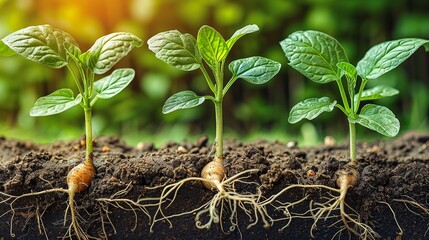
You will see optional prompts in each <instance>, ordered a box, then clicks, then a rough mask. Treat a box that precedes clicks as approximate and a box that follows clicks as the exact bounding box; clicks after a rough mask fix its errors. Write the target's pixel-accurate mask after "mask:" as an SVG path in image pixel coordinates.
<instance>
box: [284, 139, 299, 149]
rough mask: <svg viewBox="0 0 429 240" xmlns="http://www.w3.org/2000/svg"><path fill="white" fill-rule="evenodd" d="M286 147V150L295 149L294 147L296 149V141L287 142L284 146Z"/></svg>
mask: <svg viewBox="0 0 429 240" xmlns="http://www.w3.org/2000/svg"><path fill="white" fill-rule="evenodd" d="M286 147H288V148H295V147H298V142H297V141H293V140H292V141H289V142H288V143H287V144H286Z"/></svg>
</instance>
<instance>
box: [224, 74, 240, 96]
mask: <svg viewBox="0 0 429 240" xmlns="http://www.w3.org/2000/svg"><path fill="white" fill-rule="evenodd" d="M236 80H237V78H236V77H234V76H233V77H232V78H231V79H229V81H228V83H227V84H226V85H225V87H224V88H223V91H222V95H223V96H225V94H226V93H227V92H228V90H229V88H230V87H231V86H232V84H233V83H235V81H236Z"/></svg>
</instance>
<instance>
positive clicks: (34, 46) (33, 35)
mask: <svg viewBox="0 0 429 240" xmlns="http://www.w3.org/2000/svg"><path fill="white" fill-rule="evenodd" d="M2 41H3V42H4V43H5V44H6V45H7V46H8V47H9V48H10V49H12V50H13V51H15V52H16V53H18V54H20V55H22V56H23V57H25V58H27V59H29V60H31V61H34V62H37V63H40V64H43V65H45V66H48V67H52V68H61V67H64V66H65V65H67V63H68V60H69V56H68V55H67V49H66V48H65V47H64V46H65V45H66V44H71V45H74V46H76V47H78V45H77V43H76V42H75V40H74V39H73V37H72V36H70V35H69V34H68V33H66V32H63V31H61V30H59V29H56V28H53V27H51V26H50V25H39V26H30V27H26V28H24V29H21V30H18V31H16V32H14V33H11V34H9V35H8V36H6V37H5V38H3V40H2Z"/></svg>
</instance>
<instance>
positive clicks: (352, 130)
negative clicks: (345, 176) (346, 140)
mask: <svg viewBox="0 0 429 240" xmlns="http://www.w3.org/2000/svg"><path fill="white" fill-rule="evenodd" d="M349 132H350V159H351V161H352V162H353V163H356V124H355V123H351V122H350V121H349Z"/></svg>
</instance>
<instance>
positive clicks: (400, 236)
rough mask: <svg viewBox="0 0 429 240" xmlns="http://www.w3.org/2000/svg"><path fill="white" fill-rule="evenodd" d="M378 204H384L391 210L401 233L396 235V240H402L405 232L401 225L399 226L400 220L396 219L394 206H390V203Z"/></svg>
mask: <svg viewBox="0 0 429 240" xmlns="http://www.w3.org/2000/svg"><path fill="white" fill-rule="evenodd" d="M377 202H378V203H382V204H386V205H387V207H388V208H389V210H390V212H391V213H392V216H393V219H394V220H395V223H396V226H398V229H399V232H398V233H396V238H395V239H396V240H400V239H402V236H403V235H404V230H402V228H401V225H399V222H398V219H397V218H396V213H395V211H393V208H392V206H390V204H389V203H387V202H384V201H377Z"/></svg>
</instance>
